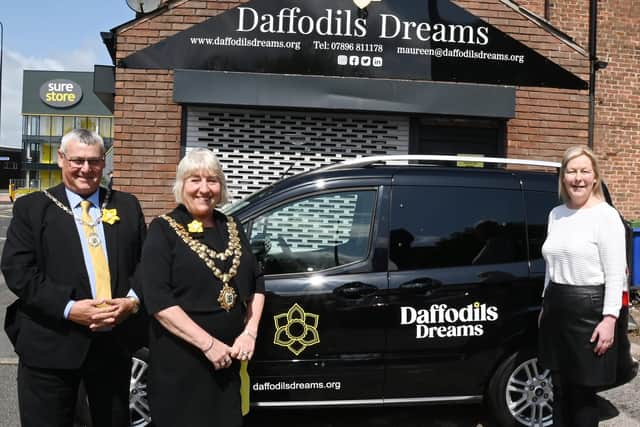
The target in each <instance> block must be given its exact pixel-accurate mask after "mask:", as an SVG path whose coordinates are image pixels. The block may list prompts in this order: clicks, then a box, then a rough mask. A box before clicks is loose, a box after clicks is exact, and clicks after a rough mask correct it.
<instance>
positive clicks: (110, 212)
mask: <svg viewBox="0 0 640 427" xmlns="http://www.w3.org/2000/svg"><path fill="white" fill-rule="evenodd" d="M118 221H120V217H119V216H118V210H117V209H103V210H102V222H106V223H107V224H111V225H113V224H114V223H116V222H118Z"/></svg>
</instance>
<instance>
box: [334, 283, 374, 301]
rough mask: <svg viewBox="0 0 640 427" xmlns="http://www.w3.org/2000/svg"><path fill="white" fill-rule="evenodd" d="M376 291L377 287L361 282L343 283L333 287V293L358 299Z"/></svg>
mask: <svg viewBox="0 0 640 427" xmlns="http://www.w3.org/2000/svg"><path fill="white" fill-rule="evenodd" d="M377 291H378V288H377V287H376V286H373V285H368V284H366V283H362V282H353V283H345V284H344V285H342V286H340V287H338V288H335V289H334V290H333V293H334V294H336V295H338V296H341V297H343V298H349V299H358V298H364V297H366V296H369V295H372V294H374V293H376V292H377Z"/></svg>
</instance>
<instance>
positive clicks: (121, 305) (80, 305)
mask: <svg viewBox="0 0 640 427" xmlns="http://www.w3.org/2000/svg"><path fill="white" fill-rule="evenodd" d="M137 304H138V303H137V302H135V301H133V300H132V299H131V298H113V299H109V300H98V299H84V300H79V301H76V302H75V303H74V304H73V305H72V306H71V310H70V311H69V320H71V321H72V322H75V323H78V324H80V325H83V326H87V327H88V328H89V329H91V330H92V331H96V330H100V329H103V328H112V327H114V326H116V325H118V324H120V323H122V322H123V321H124V320H125V319H126V318H127V317H129V316H130V315H131V314H132V313H134V312H135V311H136V309H137Z"/></svg>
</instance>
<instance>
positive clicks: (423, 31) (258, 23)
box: [236, 7, 489, 46]
mask: <svg viewBox="0 0 640 427" xmlns="http://www.w3.org/2000/svg"><path fill="white" fill-rule="evenodd" d="M379 19H380V33H379V34H378V35H377V37H378V38H380V39H395V38H400V39H402V40H420V41H434V42H444V43H465V44H470V45H480V46H484V45H486V44H488V43H489V28H488V27H483V26H480V27H474V26H471V25H461V24H443V23H437V24H431V23H429V22H414V21H403V20H401V19H400V18H398V17H397V16H395V15H392V14H380V15H379ZM236 30H237V31H238V32H252V31H259V32H260V33H265V34H302V35H310V34H315V35H318V36H344V37H359V38H363V37H367V35H368V34H367V30H368V28H367V20H366V19H364V18H361V17H357V16H355V15H354V13H353V12H352V11H350V10H347V9H345V10H340V9H338V10H333V9H325V13H324V14H323V15H322V16H319V17H313V16H309V15H305V14H303V13H302V9H301V8H299V7H289V8H282V9H280V11H279V12H278V13H275V14H270V13H262V14H261V13H259V12H258V11H257V10H256V9H253V8H251V7H238V25H237V28H236Z"/></svg>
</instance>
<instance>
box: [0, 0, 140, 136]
mask: <svg viewBox="0 0 640 427" xmlns="http://www.w3.org/2000/svg"><path fill="white" fill-rule="evenodd" d="M134 17H135V12H133V11H132V10H131V9H129V7H128V6H127V3H126V1H125V0H35V1H33V0H31V1H29V0H0V22H2V25H3V28H4V40H3V56H2V123H1V124H0V146H9V147H11V146H14V147H15V146H17V147H20V146H21V145H22V143H21V134H22V131H21V129H22V121H21V116H20V111H21V106H22V71H23V70H59V71H93V65H94V64H101V65H111V59H110V58H109V53H108V52H107V48H106V47H105V46H104V44H103V43H102V39H101V38H100V32H102V31H109V30H110V29H112V28H114V27H116V26H118V25H120V24H122V23H124V22H127V21H129V20H131V19H133V18H134Z"/></svg>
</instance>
